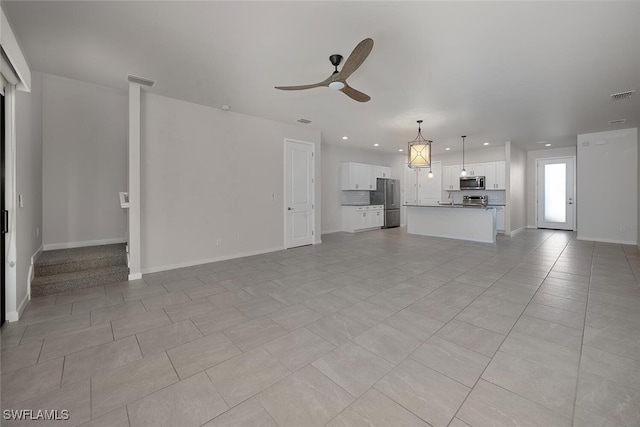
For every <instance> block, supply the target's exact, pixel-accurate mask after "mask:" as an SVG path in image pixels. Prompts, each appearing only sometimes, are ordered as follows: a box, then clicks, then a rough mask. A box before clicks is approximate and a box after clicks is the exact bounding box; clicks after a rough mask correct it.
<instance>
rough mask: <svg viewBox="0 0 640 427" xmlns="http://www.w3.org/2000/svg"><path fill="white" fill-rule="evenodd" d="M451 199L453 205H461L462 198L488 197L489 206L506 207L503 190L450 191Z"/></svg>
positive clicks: (448, 200) (447, 200)
mask: <svg viewBox="0 0 640 427" xmlns="http://www.w3.org/2000/svg"><path fill="white" fill-rule="evenodd" d="M450 194H451V197H452V198H453V203H462V198H463V197H464V196H484V195H487V196H489V204H490V205H506V200H507V199H506V198H507V196H506V191H504V190H497V191H496V190H487V191H482V190H469V191H452V192H451V193H450ZM450 201H451V199H445V200H443V203H448V202H450Z"/></svg>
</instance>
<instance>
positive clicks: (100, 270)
mask: <svg viewBox="0 0 640 427" xmlns="http://www.w3.org/2000/svg"><path fill="white" fill-rule="evenodd" d="M128 276H129V268H127V253H126V247H125V244H124V243H119V244H115V245H103V246H89V247H85V248H73V249H58V250H54V251H45V252H43V253H42V254H41V255H40V257H39V258H38V260H37V261H36V263H35V266H34V278H33V281H32V282H31V296H32V297H38V296H44V295H53V294H59V293H61V292H66V291H71V290H74V289H83V288H91V287H93V286H100V285H106V284H109V283H116V282H123V281H125V280H127V278H128Z"/></svg>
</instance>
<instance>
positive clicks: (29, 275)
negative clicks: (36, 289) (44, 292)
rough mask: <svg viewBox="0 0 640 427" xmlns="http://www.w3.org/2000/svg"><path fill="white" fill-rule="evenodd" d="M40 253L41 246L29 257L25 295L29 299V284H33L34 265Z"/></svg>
mask: <svg viewBox="0 0 640 427" xmlns="http://www.w3.org/2000/svg"><path fill="white" fill-rule="evenodd" d="M42 251H43V246H42V245H41V246H40V247H39V248H38V249H37V250H36V251H35V252H34V253H33V255H31V264H30V265H29V271H28V272H27V295H28V296H29V299H31V282H33V276H34V275H35V269H34V264H35V262H36V260H37V259H38V257H39V256H40V254H41V253H42Z"/></svg>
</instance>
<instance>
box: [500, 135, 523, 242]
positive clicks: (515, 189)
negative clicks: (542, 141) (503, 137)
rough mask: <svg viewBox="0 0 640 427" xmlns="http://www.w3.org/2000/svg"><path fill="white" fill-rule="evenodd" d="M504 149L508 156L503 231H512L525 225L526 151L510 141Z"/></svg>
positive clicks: (516, 230) (518, 229)
mask: <svg viewBox="0 0 640 427" xmlns="http://www.w3.org/2000/svg"><path fill="white" fill-rule="evenodd" d="M505 149H506V151H507V158H508V160H507V162H506V163H507V164H506V168H507V177H508V178H507V180H508V184H507V189H508V190H507V207H506V210H505V213H506V215H507V217H506V218H505V233H513V232H518V231H520V230H521V229H522V228H524V227H525V226H526V225H527V209H526V207H527V200H526V192H527V153H526V152H525V151H524V150H523V149H522V148H520V147H517V146H516V145H514V144H512V143H511V142H508V143H507V145H506V147H505Z"/></svg>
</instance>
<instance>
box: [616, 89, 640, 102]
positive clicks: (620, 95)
mask: <svg viewBox="0 0 640 427" xmlns="http://www.w3.org/2000/svg"><path fill="white" fill-rule="evenodd" d="M635 92H636V91H635V90H628V91H626V92H618V93H612V94H611V95H610V96H611V100H612V101H620V100H621V99H628V98H631V96H632V95H633V94H634V93H635Z"/></svg>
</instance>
